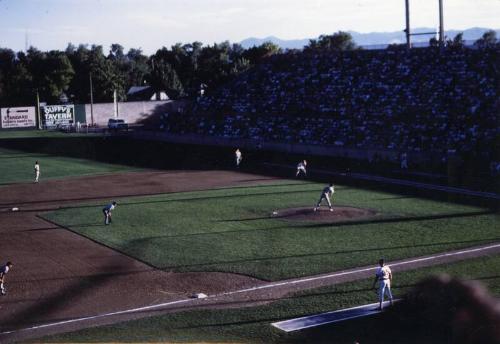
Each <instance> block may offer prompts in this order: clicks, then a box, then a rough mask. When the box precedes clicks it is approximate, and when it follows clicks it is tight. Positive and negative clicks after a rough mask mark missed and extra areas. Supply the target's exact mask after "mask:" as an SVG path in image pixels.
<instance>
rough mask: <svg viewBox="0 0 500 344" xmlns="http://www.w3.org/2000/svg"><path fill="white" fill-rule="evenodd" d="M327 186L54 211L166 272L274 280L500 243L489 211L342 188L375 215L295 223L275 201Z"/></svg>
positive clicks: (343, 196) (294, 199)
mask: <svg viewBox="0 0 500 344" xmlns="http://www.w3.org/2000/svg"><path fill="white" fill-rule="evenodd" d="M322 187H323V185H322V184H316V183H289V184H285V185H270V186H264V185H262V186H255V187H237V188H228V189H219V190H211V191H202V192H188V193H176V194H166V195H160V196H152V197H141V198H133V199H132V198H131V199H125V200H117V201H118V202H119V205H118V208H117V209H116V210H115V211H114V217H113V219H114V222H113V224H112V225H110V226H106V227H104V225H103V220H102V218H101V216H102V214H101V207H102V204H99V205H95V206H92V205H86V206H76V207H73V208H69V209H63V210H60V211H57V212H54V213H51V214H47V215H45V216H46V217H47V218H49V219H50V220H52V221H55V222H57V223H60V224H62V225H64V226H66V227H68V228H71V229H72V230H74V231H76V232H78V233H81V234H82V235H84V236H87V237H90V238H92V239H94V240H96V241H99V242H102V243H104V244H106V245H108V246H110V247H113V248H116V249H117V250H120V251H122V252H125V253H126V254H128V255H130V256H133V257H136V258H138V259H140V260H143V261H146V262H149V263H150V264H152V265H154V266H156V267H158V268H161V269H165V270H172V271H226V272H234V273H241V274H245V275H251V276H255V277H258V278H261V279H266V280H280V279H284V278H291V277H298V276H306V275H313V274H318V273H323V272H330V271H335V270H341V269H345V268H349V267H355V266H362V265H369V264H373V263H374V262H376V261H377V260H378V258H380V257H381V256H383V257H385V258H386V259H388V260H389V261H390V260H395V259H399V258H405V257H413V256H420V255H425V254H431V253H435V252H442V251H447V250H451V249H457V248H461V247H467V246H474V245H479V244H484V243H487V242H491V241H498V240H499V239H500V235H499V233H498V228H497V224H498V215H497V214H495V213H491V212H489V211H488V210H485V209H482V208H478V207H472V206H464V205H457V204H452V203H444V202H438V201H431V200H425V199H420V198H414V197H408V196H401V195H395V194H389V193H382V192H374V191H368V190H362V189H354V188H347V187H342V186H339V187H337V188H336V191H337V192H336V193H335V203H336V204H338V205H350V206H356V207H361V208H370V209H375V210H376V211H377V212H378V213H379V214H378V215H377V216H376V217H375V218H373V219H369V220H364V221H357V222H356V221H354V222H343V223H307V222H290V221H286V220H282V219H277V218H271V217H270V214H271V212H272V211H273V210H274V209H280V208H290V207H298V206H310V207H311V209H312V206H313V204H314V203H315V201H316V200H317V197H318V196H319V191H320V190H321V189H322Z"/></svg>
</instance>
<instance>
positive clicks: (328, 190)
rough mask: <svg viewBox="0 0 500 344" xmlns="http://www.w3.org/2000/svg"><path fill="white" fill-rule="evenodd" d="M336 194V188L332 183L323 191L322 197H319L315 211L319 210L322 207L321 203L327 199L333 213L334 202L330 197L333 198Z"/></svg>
mask: <svg viewBox="0 0 500 344" xmlns="http://www.w3.org/2000/svg"><path fill="white" fill-rule="evenodd" d="M334 193H335V188H334V187H333V184H332V183H330V185H328V186H327V187H325V188H324V189H323V191H321V196H320V197H319V201H318V204H316V206H315V207H314V211H316V210H318V208H319V207H321V202H322V201H323V200H324V199H326V203H328V206H329V207H330V211H333V208H332V202H331V201H330V197H332V196H333V194H334Z"/></svg>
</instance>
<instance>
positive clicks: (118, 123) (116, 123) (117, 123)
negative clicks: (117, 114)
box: [108, 118, 128, 130]
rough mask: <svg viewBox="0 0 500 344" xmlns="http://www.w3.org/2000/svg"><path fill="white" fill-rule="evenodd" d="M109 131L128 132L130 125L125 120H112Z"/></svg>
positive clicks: (109, 122)
mask: <svg viewBox="0 0 500 344" xmlns="http://www.w3.org/2000/svg"><path fill="white" fill-rule="evenodd" d="M108 129H109V130H127V129H128V124H127V122H125V120H123V119H119V118H110V119H109V120H108Z"/></svg>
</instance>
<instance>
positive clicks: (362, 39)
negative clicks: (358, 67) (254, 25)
mask: <svg viewBox="0 0 500 344" xmlns="http://www.w3.org/2000/svg"><path fill="white" fill-rule="evenodd" d="M488 30H490V29H487V28H481V27H474V28H469V29H466V30H446V31H445V36H446V37H448V38H453V37H455V36H456V35H457V34H458V33H460V32H462V33H463V38H464V40H465V41H466V42H467V43H471V42H473V41H475V40H477V39H478V38H480V37H481V36H482V35H483V34H484V33H485V32H486V31H488ZM435 31H437V29H435V28H434V29H433V28H425V27H423V28H415V29H412V33H421V32H435ZM495 31H496V33H497V37H498V38H500V29H497V30H495ZM347 32H349V33H350V34H351V35H352V38H353V39H354V42H356V44H357V45H359V46H362V47H365V48H370V46H373V47H384V46H386V45H388V44H393V43H405V42H406V36H405V33H404V32H403V31H393V32H370V33H360V32H356V31H347ZM431 37H433V35H419V36H412V38H411V39H412V42H414V43H416V44H418V43H420V44H422V43H424V44H425V43H427V42H429V39H430V38H431ZM309 40H310V39H309V38H305V39H289V40H286V39H280V38H278V37H275V36H269V37H265V38H255V37H251V38H247V39H244V40H242V41H241V42H240V44H241V45H242V46H243V47H244V48H245V49H248V48H251V47H253V46H259V45H261V44H262V43H264V42H272V43H274V44H276V45H278V46H280V47H281V48H282V49H302V48H303V47H304V46H305V45H307V44H308V43H309Z"/></svg>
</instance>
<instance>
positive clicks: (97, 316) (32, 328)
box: [0, 243, 500, 335]
mask: <svg viewBox="0 0 500 344" xmlns="http://www.w3.org/2000/svg"><path fill="white" fill-rule="evenodd" d="M497 247H500V243H499V244H493V245H490V246H483V247H478V248H472V249H465V250H461V251H456V252H448V253H441V254H436V255H434V256H429V257H423V258H416V259H412V260H407V261H402V262H399V263H393V264H391V266H393V267H394V266H400V265H406V264H412V263H418V262H423V261H428V260H434V259H439V258H443V257H450V256H457V255H461V254H466V253H472V252H478V251H486V250H489V249H492V248H497ZM374 269H375V268H373V267H369V268H361V269H356V270H350V271H345V272H338V273H333V274H328V275H321V276H316V277H307V278H302V279H296V280H290V281H284V282H278V283H271V284H266V285H262V286H257V287H252V288H246V289H240V290H235V291H229V292H225V293H221V294H215V295H209V296H208V297H207V298H205V299H203V300H207V299H214V298H217V297H220V296H227V295H235V294H241V293H246V292H250V291H256V290H262V289H269V288H276V287H281V286H284V285H293V284H300V283H306V282H311V281H317V280H322V279H328V278H332V277H339V276H345V275H351V274H356V273H360V272H365V271H373V270H374ZM196 300H198V299H184V300H177V301H171V302H165V303H160V304H157V305H151V306H144V307H139V308H132V309H127V310H123V311H117V312H111V313H105V314H99V315H94V316H88V317H83V318H76V319H70V320H64V321H58V322H54V323H48V324H43V325H37V326H32V327H26V328H22V329H19V330H13V331H6V332H0V335H4V334H11V333H18V332H24V331H31V330H37V329H41V328H47V327H54V326H58V325H64V324H70V323H76V322H81V321H85V320H92V319H98V318H105V317H109V316H113V315H121V314H128V313H135V312H141V311H148V310H153V309H155V308H162V307H166V306H171V305H175V304H181V303H188V302H194V301H196Z"/></svg>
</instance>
